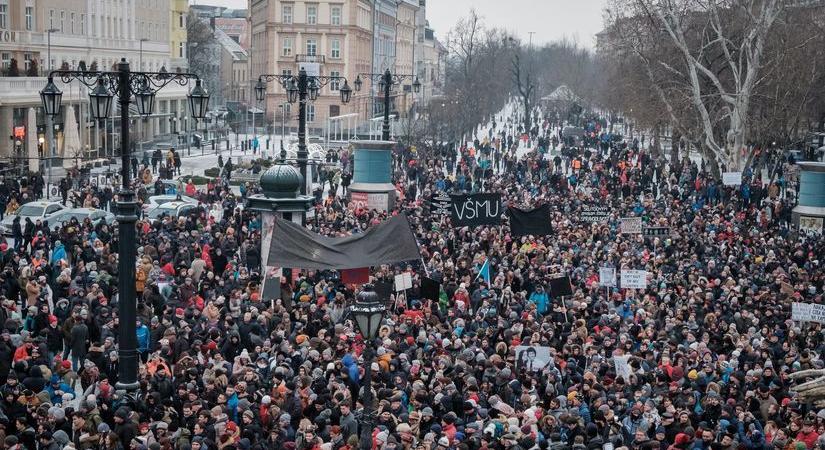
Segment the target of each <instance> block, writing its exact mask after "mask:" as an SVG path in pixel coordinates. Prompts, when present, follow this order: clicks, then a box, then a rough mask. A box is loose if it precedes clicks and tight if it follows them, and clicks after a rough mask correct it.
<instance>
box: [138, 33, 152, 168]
mask: <svg viewBox="0 0 825 450" xmlns="http://www.w3.org/2000/svg"><path fill="white" fill-rule="evenodd" d="M148 40H149V39H148V38H140V40H139V42H140V53H139V54H138V71H142V70H143V43H144V42H146V41H148ZM145 124H146V118H145V117H144V118H143V119H141V121H140V141H139V142H140V157H141V158H143V141H145V140H146V137H145V136H146V135H145V134H144V131H143V127H144V126H145Z"/></svg>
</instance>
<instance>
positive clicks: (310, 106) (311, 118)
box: [307, 102, 315, 122]
mask: <svg viewBox="0 0 825 450" xmlns="http://www.w3.org/2000/svg"><path fill="white" fill-rule="evenodd" d="M307 122H315V103H312V102H307Z"/></svg>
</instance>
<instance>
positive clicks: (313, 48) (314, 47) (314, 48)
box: [307, 39, 318, 56]
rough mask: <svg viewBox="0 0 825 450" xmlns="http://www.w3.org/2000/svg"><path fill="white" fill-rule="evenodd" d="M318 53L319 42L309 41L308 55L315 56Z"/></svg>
mask: <svg viewBox="0 0 825 450" xmlns="http://www.w3.org/2000/svg"><path fill="white" fill-rule="evenodd" d="M317 52H318V41H316V40H315V39H307V55H308V56H315V54H316V53H317Z"/></svg>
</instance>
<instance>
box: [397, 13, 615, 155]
mask: <svg viewBox="0 0 825 450" xmlns="http://www.w3.org/2000/svg"><path fill="white" fill-rule="evenodd" d="M445 46H446V48H447V50H448V52H449V54H448V58H447V66H446V82H445V86H444V92H443V95H442V96H439V97H437V98H434V99H433V100H432V101H431V102H430V103H429V104H428V105H425V106H424V107H423V109H421V110H419V112H420V113H421V115H420V117H419V119H418V120H412V121H410V122H408V126H407V127H406V129H405V130H404V133H405V134H406V135H407V136H406V138H407V140H408V141H411V142H412V141H415V142H416V143H419V144H421V145H424V146H426V143H435V142H448V141H449V142H460V141H461V140H462V139H472V138H475V137H476V135H475V132H476V131H477V127H478V125H479V124H483V123H486V122H488V121H489V120H490V119H491V118H492V117H493V116H494V115H495V114H497V113H498V112H499V111H501V108H502V106H503V105H504V104H505V103H506V102H507V100H508V99H510V98H512V97H515V98H518V99H519V100H520V103H521V107H522V108H521V111H522V113H521V116H522V120H523V121H524V122H523V124H522V126H523V127H524V129H530V127H531V125H532V123H531V119H532V114H531V113H530V112H531V111H532V109H533V107H534V106H535V105H537V104H538V102H539V99H540V98H541V96H542V95H545V94H547V93H549V92H551V91H552V90H553V89H555V88H556V87H558V86H560V85H568V86H570V87H571V89H573V90H581V91H585V90H589V89H592V85H593V84H594V83H595V81H594V80H595V79H596V76H597V74H598V73H599V69H598V66H597V61H596V59H595V58H594V56H593V55H592V53H590V52H588V51H587V50H585V49H584V48H582V47H581V46H579V45H578V44H577V43H575V42H573V41H570V40H562V41H559V42H553V43H548V44H543V45H541V46H535V47H533V46H531V45H528V44H526V43H524V42H522V41H521V40H519V39H518V38H517V37H516V36H515V35H513V34H512V33H509V32H507V31H505V30H504V29H501V28H496V27H492V26H490V25H488V24H487V23H486V22H485V20H484V18H482V17H481V16H479V15H478V14H477V13H476V12H475V11H474V10H471V11H470V13H469V14H468V15H467V17H465V18H462V19H461V20H459V21H458V23H457V24H456V25H455V26H454V27H453V28H452V29H451V30H450V31H449V32H448V33H447V35H446V42H445ZM479 137H480V136H479Z"/></svg>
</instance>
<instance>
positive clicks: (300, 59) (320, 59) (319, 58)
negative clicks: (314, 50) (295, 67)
mask: <svg viewBox="0 0 825 450" xmlns="http://www.w3.org/2000/svg"><path fill="white" fill-rule="evenodd" d="M324 61H325V58H324V55H295V62H297V63H318V64H323V63H324Z"/></svg>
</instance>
